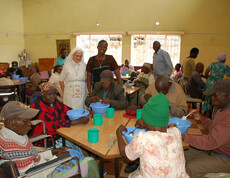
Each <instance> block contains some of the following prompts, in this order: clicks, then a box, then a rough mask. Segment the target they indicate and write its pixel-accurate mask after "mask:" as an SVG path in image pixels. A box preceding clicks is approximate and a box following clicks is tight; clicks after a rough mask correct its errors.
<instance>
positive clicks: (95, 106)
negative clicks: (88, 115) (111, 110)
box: [90, 102, 110, 114]
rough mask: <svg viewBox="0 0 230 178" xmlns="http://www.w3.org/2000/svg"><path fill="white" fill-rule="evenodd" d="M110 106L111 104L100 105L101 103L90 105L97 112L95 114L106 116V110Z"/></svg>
mask: <svg viewBox="0 0 230 178" xmlns="http://www.w3.org/2000/svg"><path fill="white" fill-rule="evenodd" d="M109 106H110V104H105V103H100V102H96V103H91V104H90V107H91V108H92V110H93V112H95V114H105V113H106V109H107V108H108V107H109Z"/></svg>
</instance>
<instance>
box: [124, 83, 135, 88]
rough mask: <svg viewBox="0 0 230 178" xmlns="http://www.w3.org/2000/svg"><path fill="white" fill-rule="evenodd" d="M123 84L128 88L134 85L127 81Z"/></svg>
mask: <svg viewBox="0 0 230 178" xmlns="http://www.w3.org/2000/svg"><path fill="white" fill-rule="evenodd" d="M125 86H126V87H128V88H131V87H133V86H134V83H128V82H127V83H125Z"/></svg>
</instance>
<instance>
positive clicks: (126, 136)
mask: <svg viewBox="0 0 230 178" xmlns="http://www.w3.org/2000/svg"><path fill="white" fill-rule="evenodd" d="M126 129H127V132H126V131H122V134H123V135H124V137H125V140H126V141H127V143H130V142H131V141H132V139H133V136H131V135H129V133H130V132H132V131H133V130H134V129H135V127H134V126H133V127H127V128H126ZM140 131H144V132H146V130H145V129H138V128H137V129H136V130H135V131H134V135H135V134H137V133H139V132H140Z"/></svg>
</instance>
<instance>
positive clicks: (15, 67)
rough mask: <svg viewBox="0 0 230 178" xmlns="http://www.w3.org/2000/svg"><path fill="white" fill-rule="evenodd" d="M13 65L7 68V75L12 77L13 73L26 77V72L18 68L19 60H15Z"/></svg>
mask: <svg viewBox="0 0 230 178" xmlns="http://www.w3.org/2000/svg"><path fill="white" fill-rule="evenodd" d="M11 64H12V67H11V68H8V69H7V76H10V78H12V76H13V75H19V77H24V73H23V71H22V70H21V69H19V68H18V62H17V61H13V62H12V63H11Z"/></svg>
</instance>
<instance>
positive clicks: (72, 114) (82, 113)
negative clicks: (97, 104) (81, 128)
mask: <svg viewBox="0 0 230 178" xmlns="http://www.w3.org/2000/svg"><path fill="white" fill-rule="evenodd" d="M88 115H89V111H88V110H86V109H73V110H69V111H67V116H68V117H69V119H70V120H77V119H79V118H80V117H87V116H88Z"/></svg>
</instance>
